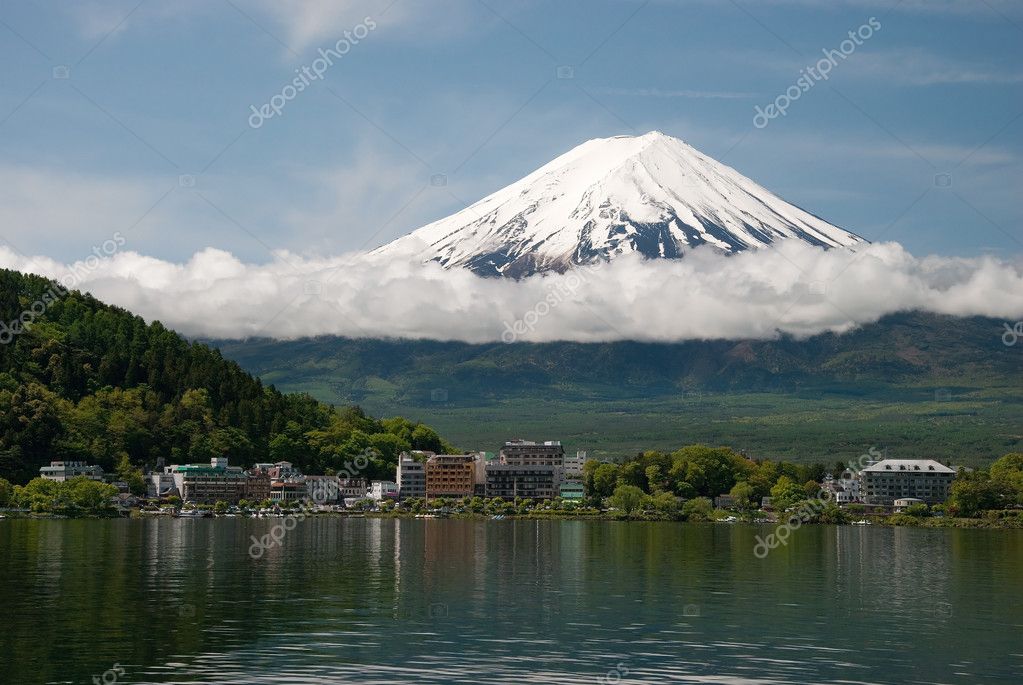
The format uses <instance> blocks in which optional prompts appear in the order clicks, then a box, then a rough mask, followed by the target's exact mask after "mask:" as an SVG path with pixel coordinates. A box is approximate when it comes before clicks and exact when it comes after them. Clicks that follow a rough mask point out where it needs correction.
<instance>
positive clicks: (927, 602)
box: [0, 518, 1023, 685]
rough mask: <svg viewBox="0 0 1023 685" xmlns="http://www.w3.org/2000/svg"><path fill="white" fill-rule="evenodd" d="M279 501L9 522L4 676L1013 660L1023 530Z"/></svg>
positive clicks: (773, 668)
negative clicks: (365, 515)
mask: <svg viewBox="0 0 1023 685" xmlns="http://www.w3.org/2000/svg"><path fill="white" fill-rule="evenodd" d="M280 523H281V521H280V520H274V519H217V520H210V519H205V520H174V519H163V520H131V521H129V520H115V521H109V520H107V521H84V520H83V521H56V520H55V521H43V520H39V521H36V520H2V521H0V606H2V607H3V608H4V614H5V616H4V619H5V624H4V626H3V627H2V628H0V648H2V654H3V666H2V668H3V672H0V682H2V683H16V684H18V685H24V684H27V683H91V682H105V683H107V684H108V685H109V684H110V683H113V682H117V683H273V684H282V683H350V682H351V683H355V682H358V683H362V684H364V685H374V684H378V683H403V682H415V683H518V684H523V683H595V684H596V683H612V684H613V683H646V682H649V683H665V682H682V683H749V684H758V685H761V684H763V685H766V684H771V683H812V684H814V685H821V684H824V683H845V684H848V683H964V684H967V683H968V684H969V685H977V684H978V683H1016V684H1018V683H1020V682H1023V677H1021V675H1020V674H1021V673H1023V531H1018V530H996V531H986V530H925V529H912V528H882V527H856V526H839V527H834V526H807V527H804V528H802V529H800V530H797V531H796V532H795V533H794V534H793V535H792V537H791V538H790V539H789V540H788V543H787V544H786V545H784V546H781V547H779V548H777V549H774V550H772V551H770V553H769V554H768V555H767V556H766V557H765V558H758V557H757V556H756V555H754V552H753V550H754V547H755V545H756V544H757V539H756V536H757V535H761V536H763V535H766V534H767V533H768V532H770V530H771V529H770V528H768V527H757V526H743V525H727V524H679V523H638V522H629V523H620V522H607V521H540V522H535V521H481V522H477V521H456V520H393V519H340V518H318V519H310V520H306V521H299V522H297V524H296V525H295V527H294V529H293V530H290V531H288V532H287V533H286V534H285V535H284V537H283V538H282V539H281V540H280V543H279V544H277V543H276V542H273V541H272V540H270V546H269V547H267V548H259V547H256V548H253V549H252V550H251V551H252V552H253V553H254V554H255V555H256V557H258V558H254V556H253V554H250V548H251V547H252V545H253V541H252V538H251V536H253V535H255V536H257V538H258V537H259V536H262V535H264V534H268V533H271V532H273V531H272V529H273V526H275V525H279V524H280ZM280 531H281V529H277V532H278V533H279V532H280ZM94 677H95V680H94Z"/></svg>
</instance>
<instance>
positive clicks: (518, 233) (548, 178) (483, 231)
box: [376, 131, 864, 277]
mask: <svg viewBox="0 0 1023 685" xmlns="http://www.w3.org/2000/svg"><path fill="white" fill-rule="evenodd" d="M785 239H796V240H801V241H804V242H807V243H810V244H812V245H815V246H818V247H822V248H830V247H852V246H855V245H856V244H858V243H862V242H864V241H863V239H862V238H860V237H859V236H856V235H854V234H852V233H850V232H848V231H845V230H843V229H841V228H838V227H837V226H834V225H832V224H829V223H828V222H826V221H824V220H823V219H821V218H819V217H817V216H814V215H813V214H810V213H809V212H807V211H805V210H803V209H800V208H799V207H796V206H795V205H792V204H789V203H788V202H786V201H784V200H782V199H781V198H779V197H778V196H777V195H774V194H773V193H771V192H770V191H768V190H767V189H765V188H764V187H762V186H760V185H758V184H756V183H754V182H753V181H751V180H750V179H748V178H746V177H745V176H743V175H742V174H740V173H739V172H737V171H735V170H734V169H732V168H730V167H727V166H725V165H723V164H720V163H719V162H716V161H715V160H713V159H711V158H710V157H707V156H706V155H704V154H702V153H700V152H699V151H698V150H696V149H694V148H693V147H691V146H689V145H687V144H686V143H684V142H682V141H681V140H678V139H677V138H673V137H671V136H667V135H665V134H663V133H659V132H656V131H653V132H650V133H647V134H645V135H642V136H615V137H613V138H600V139H595V140H590V141H588V142H586V143H583V144H582V145H579V146H578V147H576V148H574V149H573V150H571V151H569V152H567V153H565V154H563V155H561V156H560V157H558V158H557V159H555V160H554V161H552V162H550V163H548V164H546V165H544V166H543V167H541V168H540V169H537V170H536V171H534V172H533V173H531V174H529V175H528V176H526V177H525V178H523V179H521V180H519V181H517V182H515V183H513V184H511V185H509V186H507V187H506V188H503V189H501V190H499V191H497V192H496V193H494V194H492V195H490V196H488V197H485V198H483V199H482V200H480V201H479V202H476V203H475V204H473V205H470V206H469V207H467V208H465V209H463V210H461V211H460V212H457V213H455V214H453V215H451V216H449V217H447V218H445V219H441V220H439V221H436V222H434V223H432V224H429V225H427V226H424V227H422V228H420V229H418V230H417V231H414V232H413V233H411V234H409V235H408V236H405V237H403V238H399V239H398V240H396V241H394V242H392V243H390V244H388V245H384V246H383V247H381V248H378V249H377V250H376V253H377V254H384V255H386V254H392V253H393V254H397V253H399V252H405V251H411V252H413V253H416V254H418V255H420V256H421V257H422V259H423V261H431V260H432V261H437V262H440V263H441V264H443V265H444V266H446V267H466V268H469V269H471V270H473V271H474V272H476V273H478V274H480V275H483V276H511V277H521V276H526V275H529V274H532V273H536V272H541V271H549V270H555V271H564V270H566V269H568V268H570V267H572V266H573V265H580V264H589V263H593V262H595V261H598V260H609V259H613V258H615V257H616V256H619V255H622V254H629V253H638V254H640V255H642V256H644V257H647V258H669V259H671V258H679V257H682V256H683V255H684V254H685V252H686V250H688V249H690V248H693V247H696V246H699V245H710V246H712V247H713V248H715V249H718V250H721V251H722V252H725V253H728V254H734V253H736V252H741V251H743V250H747V249H756V248H761V247H764V246H767V245H770V244H772V243H774V242H775V241H777V240H785Z"/></svg>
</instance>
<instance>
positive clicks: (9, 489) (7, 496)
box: [0, 478, 14, 507]
mask: <svg viewBox="0 0 1023 685" xmlns="http://www.w3.org/2000/svg"><path fill="white" fill-rule="evenodd" d="M13 500H14V486H13V485H11V483H10V481H7V480H4V479H3V478H0V507H9V506H11V504H12V502H13Z"/></svg>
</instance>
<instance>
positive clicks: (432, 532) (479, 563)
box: [383, 519, 585, 619]
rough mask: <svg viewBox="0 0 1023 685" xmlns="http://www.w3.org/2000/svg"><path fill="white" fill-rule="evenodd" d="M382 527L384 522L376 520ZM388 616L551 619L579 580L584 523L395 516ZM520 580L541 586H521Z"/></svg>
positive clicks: (581, 566)
mask: <svg viewBox="0 0 1023 685" xmlns="http://www.w3.org/2000/svg"><path fill="white" fill-rule="evenodd" d="M383 523H385V524H388V523H391V521H387V520H385V521H383ZM393 525H394V539H393V540H392V541H390V542H391V545H390V552H389V553H390V554H391V556H392V558H393V560H394V562H393V563H394V568H393V572H394V578H393V580H392V583H391V585H392V586H393V588H394V607H393V608H394V612H395V613H396V614H398V615H406V614H408V615H411V614H412V613H414V612H427V613H428V614H429V613H438V612H439V613H445V614H456V613H457V614H463V615H464V614H467V615H468V616H469V617H473V618H481V619H487V618H488V617H491V618H492V614H493V610H494V607H495V606H499V607H501V608H502V609H501V610H502V611H512V610H513V609H517V610H518V611H519V612H523V615H524V616H526V615H530V614H532V615H535V616H537V617H539V618H541V619H550V618H553V617H556V616H557V615H558V613H559V611H560V610H561V609H562V606H561V602H562V599H561V597H562V596H563V595H568V596H574V594H575V593H576V588H578V583H579V581H580V579H581V578H582V576H583V573H584V570H583V569H584V566H585V560H584V559H583V554H582V552H581V545H582V541H583V536H584V533H585V531H584V523H582V522H576V521H521V520H512V521H463V520H455V519H420V520H413V519H405V520H401V519H394V520H393ZM523 578H535V579H539V581H540V584H539V585H537V584H533V585H530V586H528V587H524V586H523V585H522V579H523Z"/></svg>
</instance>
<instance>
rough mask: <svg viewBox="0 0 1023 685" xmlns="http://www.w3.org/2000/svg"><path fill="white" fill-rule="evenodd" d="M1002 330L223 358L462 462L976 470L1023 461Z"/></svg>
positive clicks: (253, 345)
mask: <svg viewBox="0 0 1023 685" xmlns="http://www.w3.org/2000/svg"><path fill="white" fill-rule="evenodd" d="M1000 331H1001V327H1000V323H999V322H997V321H994V320H990V319H980V318H973V319H952V318H949V317H938V316H933V315H925V314H904V315H898V316H894V317H889V318H888V319H886V320H884V321H883V322H881V323H879V324H876V325H871V326H864V327H863V328H861V329H859V330H857V331H855V332H853V333H850V334H847V335H845V336H834V335H823V336H817V337H815V338H811V339H809V340H805V341H795V340H791V339H782V340H779V341H767V342H748V341H747V342H728V341H707V342H693V343H684V344H678V345H653V344H642V343H616V344H607V345H579V344H572V343H551V344H546V345H501V344H496V345H478V346H474V345H465V344H461V343H441V342H434V341H420V342H411V341H372V340H343V339H336V338H324V339H312V340H301V341H295V342H288V343H280V342H271V341H249V342H244V343H241V342H220V343H217V344H218V346H219V347H220V348H221V349H222V350H223V351H224V353H225V355H226V356H228V357H230V358H233V359H235V360H236V361H238V362H239V363H240V364H241V365H242V366H243V367H244V368H246V369H248V370H249V371H252V372H254V373H256V374H258V375H260V376H261V377H262V378H263V379H264V380H265V381H269V382H273V383H274V384H276V385H277V386H278V387H280V388H282V389H285V390H302V391H306V392H309V393H311V394H312V395H314V396H316V397H318V398H320V399H323V400H327V401H333V402H358V403H360V404H361V405H363V406H364V407H365V408H366V409H367V410H368V411H370V412H372V413H374V414H385V415H386V414H401V415H405V416H409V417H411V418H417V419H421V420H423V421H425V422H426V423H428V424H430V425H433V426H435V427H436V428H437V429H438V430H439V431H440V432H441V433H442V434H444V435H445V436H448V437H449V439H451V440H452V441H454V442H455V443H456V444H459V445H461V446H463V447H467V448H481V449H495V447H496V446H497V445H498V444H499V443H500V441H502V440H504V439H506V438H509V437H514V436H521V437H536V438H545V439H553V438H561V439H563V440H564V441H565V442H566V443H567V445H568V446H569V447H570V448H572V449H576V448H578V449H589V450H591V451H592V452H594V453H597V454H610V455H614V454H624V453H629V452H633V451H636V450H639V449H651V448H656V449H672V448H675V447H677V446H679V445H681V444H684V443H691V442H697V441H700V442H710V443H720V444H728V445H731V446H734V447H736V448H740V449H747V450H748V451H749V452H750V453H751V454H753V455H758V456H778V457H785V458H789V459H795V460H807V461H810V460H813V461H818V460H827V461H833V460H835V459H848V458H852V457H855V456H857V455H859V454H862V453H863V452H864V451H866V450H867V449H868V448H870V447H872V446H878V447H884V446H887V447H889V449H890V450H891V454H893V455H899V456H936V457H939V458H941V459H952V460H954V461H956V462H957V463H967V464H979V463H984V462H986V461H989V460H990V459H992V458H994V457H997V456H999V455H1001V454H1003V453H1005V452H1007V451H1011V450H1014V449H1015V450H1019V449H1021V448H1023V390H1021V389H1020V387H1019V380H1020V378H1023V349H1016V348H1006V347H1005V346H1004V345H1002V344H1001V342H1000V339H999V334H1000ZM436 390H440V391H441V392H439V393H438V392H434V391H436Z"/></svg>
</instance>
